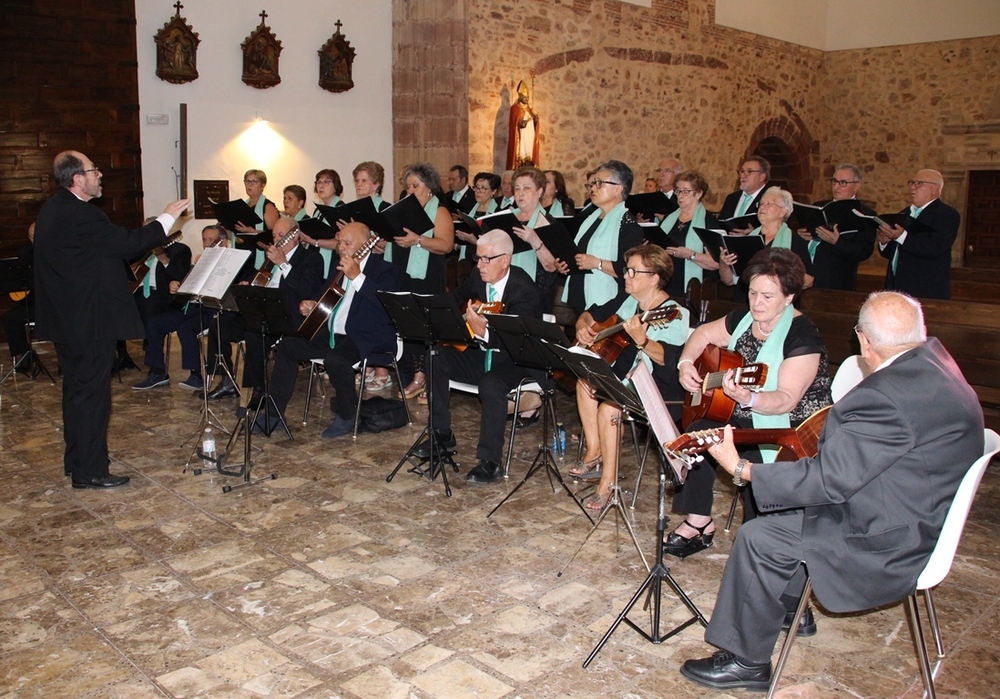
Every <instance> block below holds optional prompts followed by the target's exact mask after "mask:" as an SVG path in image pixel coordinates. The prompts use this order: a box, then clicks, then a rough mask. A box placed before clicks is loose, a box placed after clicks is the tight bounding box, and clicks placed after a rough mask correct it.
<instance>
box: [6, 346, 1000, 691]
mask: <svg viewBox="0 0 1000 699" xmlns="http://www.w3.org/2000/svg"><path fill="white" fill-rule="evenodd" d="M42 347H43V348H44V347H45V346H44V345H43V346H42ZM132 353H133V356H140V355H139V352H138V350H137V349H136V348H135V347H133V350H132ZM175 355H176V353H175ZM43 357H45V358H46V359H47V360H48V361H49V364H50V365H54V359H53V357H52V353H51V352H45V351H44V349H43ZM176 361H177V358H176V356H175V362H176ZM172 375H173V378H174V380H175V381H174V385H173V386H172V387H170V388H161V389H154V390H152V391H147V392H137V391H132V390H130V389H129V385H130V384H131V383H133V382H135V381H138V380H139V379H140V378H141V375H140V374H138V373H137V372H134V371H133V372H126V373H125V374H123V377H122V378H123V381H124V383H121V384H119V383H118V382H117V381H115V382H114V385H113V393H114V406H115V409H114V415H113V418H112V425H111V434H110V445H111V449H112V452H113V464H112V470H113V472H116V473H125V474H128V475H130V476H131V477H132V482H131V483H130V484H129V485H127V486H126V487H124V488H120V489H116V490H114V491H111V492H96V491H86V490H84V491H80V490H73V489H71V488H70V487H69V482H68V479H65V478H63V476H62V474H61V470H62V448H61V444H62V435H61V432H60V429H59V428H60V414H59V406H60V393H59V391H60V387H59V386H52V385H51V384H49V383H48V382H47V381H46V380H45V379H44V378H43V377H40V378H38V379H36V380H34V381H27V380H24V379H23V378H19V379H18V381H17V383H16V386H15V385H14V383H13V382H8V383H7V384H5V385H4V386H2V387H0V476H2V479H3V487H2V489H0V697H47V698H49V697H128V698H131V697H163V696H170V697H213V698H214V697H227V698H228V697H303V698H318V697H331V698H332V697H341V698H343V699H349V698H350V699H383V698H399V699H406V698H408V697H414V698H419V699H423V698H427V699H431V698H433V699H445V698H451V697H470V698H471V697H477V698H482V699H501V698H511V697H525V698H527V697H566V696H568V697H602V698H606V697H630V698H631V697H677V698H683V697H718V696H726V695H723V694H719V693H717V692H712V691H706V690H703V689H701V688H699V687H697V686H695V685H692V684H690V683H688V682H687V681H686V680H684V679H683V678H682V677H681V676H680V675H679V674H678V672H677V668H678V666H679V664H680V663H681V662H682V661H683V660H684V659H686V658H688V657H694V656H702V655H705V654H707V652H708V651H709V649H708V647H707V646H705V644H704V643H703V641H702V633H701V631H700V629H699V628H698V627H697V626H694V627H691V628H688V629H687V630H684V631H682V632H681V633H679V634H678V635H677V636H675V637H673V638H671V639H669V640H667V641H665V642H663V643H661V644H658V645H654V644H651V643H649V642H647V641H645V640H643V638H642V637H640V636H639V635H638V634H637V633H635V632H634V631H632V630H630V629H629V628H627V627H625V626H622V627H620V628H619V629H618V630H617V631H616V632H615V633H614V635H613V636H612V638H611V639H610V641H609V642H608V644H607V645H606V646H605V647H604V648H603V650H602V651H601V652H600V654H599V655H598V656H597V658H596V659H595V660H594V662H593V663H592V664H591V665H590V667H589V669H584V668H582V667H581V664H582V662H583V660H584V658H586V656H587V654H588V653H589V652H590V651H591V649H592V648H593V647H594V646H595V644H596V643H597V642H598V640H599V639H600V638H601V636H602V634H603V633H604V631H605V630H606V629H607V628H608V627H609V625H610V624H611V623H612V621H613V620H614V619H615V616H616V615H617V614H618V613H619V611H620V610H621V609H622V608H623V606H624V605H625V604H626V603H627V601H628V600H629V598H630V597H631V595H632V593H633V592H634V590H636V589H637V588H638V586H639V585H640V584H641V583H642V581H643V579H644V577H645V573H646V571H645V568H644V567H643V564H642V561H641V560H640V558H639V555H638V553H637V552H636V549H635V548H633V546H632V545H631V542H630V540H629V538H628V535H627V532H626V531H625V529H624V528H622V529H620V530H617V531H616V527H615V525H614V522H613V518H609V519H608V520H606V521H605V522H604V523H603V524H602V525H601V527H600V528H598V530H597V531H596V533H595V534H594V535H593V536H592V537H591V538H590V539H589V541H588V542H587V543H586V545H585V546H584V547H583V548H582V550H581V551H580V553H579V555H578V556H577V557H576V558H575V560H573V561H572V562H570V559H571V557H572V555H573V553H574V551H575V550H576V549H577V548H578V547H579V546H580V545H581V542H583V541H584V537H585V536H586V534H587V531H588V523H587V521H586V519H585V518H584V516H583V515H582V514H581V513H580V511H579V510H578V509H577V507H576V506H575V505H574V504H573V502H572V501H571V500H570V499H569V498H568V497H566V495H565V494H563V493H562V492H559V493H556V494H553V493H552V490H551V489H550V488H549V485H548V481H547V479H546V478H545V476H544V475H542V474H538V476H536V477H535V478H533V479H531V480H530V481H528V484H527V485H526V486H525V487H524V488H523V489H522V490H521V491H520V492H519V493H518V494H517V495H516V496H515V497H514V498H513V499H512V500H511V501H510V502H509V503H508V504H506V505H504V507H502V508H501V509H500V510H499V511H498V512H497V513H496V514H494V515H493V516H492V517H491V518H489V519H487V517H486V514H487V512H489V510H490V509H491V508H492V507H493V506H494V505H495V504H496V503H497V502H498V501H499V500H500V499H501V498H502V497H503V496H504V495H505V494H506V493H507V492H509V490H510V489H511V488H513V486H514V485H515V484H516V483H517V482H518V481H519V480H520V478H522V477H523V474H524V472H525V469H526V465H527V463H528V461H529V460H530V458H531V457H533V456H534V453H535V450H536V448H537V445H538V443H539V442H540V438H541V430H540V426H534V427H532V428H530V429H529V430H528V431H526V432H525V433H524V434H523V435H522V436H521V437H520V438H519V440H518V445H517V447H516V458H515V461H514V465H513V467H512V479H511V480H510V481H509V482H508V483H503V484H497V485H492V486H482V487H474V486H470V485H467V484H466V483H465V481H464V480H463V479H462V478H460V477H459V478H453V480H452V483H453V488H454V493H453V497H451V498H447V497H445V495H444V493H443V488H442V486H441V483H440V481H435V482H433V483H432V482H429V481H427V480H426V479H423V478H420V477H417V476H416V475H413V474H410V473H407V472H406V471H405V470H403V471H401V472H400V473H399V475H397V477H396V478H395V479H394V480H393V481H392V482H391V483H386V480H385V477H386V475H387V474H388V473H389V471H390V470H391V469H392V468H393V467H394V466H395V465H396V463H397V460H398V459H399V457H400V456H401V455H402V454H403V453H404V452H405V451H406V449H407V448H408V447H409V445H410V443H411V442H412V440H413V439H414V438H415V437H416V436H417V434H418V433H419V431H420V429H421V427H422V424H421V423H420V422H419V421H420V420H423V419H424V416H425V412H424V411H421V412H420V413H419V414H418V423H417V424H415V425H413V426H410V427H406V428H401V429H399V430H396V431H394V432H391V433H383V434H379V435H363V436H361V437H359V439H358V440H357V442H353V441H352V440H351V439H350V438H349V437H348V438H343V439H339V440H334V441H324V440H322V439H321V438H320V437H319V433H320V432H321V431H322V429H323V427H324V426H325V424H326V422H327V421H328V420H329V409H328V408H326V409H321V408H320V406H321V404H322V403H323V400H322V399H321V398H320V397H318V396H317V397H315V398H314V403H313V412H312V414H311V421H310V423H309V425H308V426H303V425H302V423H301V419H300V416H301V414H302V406H303V402H302V400H303V399H302V396H303V395H304V393H305V391H304V383H305V380H304V374H303V376H302V378H300V382H299V386H298V391H297V397H296V398H295V399H294V400H293V402H292V404H291V406H290V410H289V416H290V417H291V418H292V423H291V428H292V432H293V434H294V437H295V441H294V442H289V441H288V440H287V439H285V438H284V437H279V436H277V435H275V436H273V437H271V438H270V439H255V440H254V446H255V447H259V449H260V450H259V451H255V453H254V460H255V462H256V469H255V474H258V475H263V474H266V473H269V472H271V471H274V472H276V473H278V474H279V477H278V478H277V479H276V480H269V481H266V482H264V483H261V484H259V485H255V486H253V487H250V488H245V489H238V490H235V491H233V492H231V493H228V494H223V492H222V486H223V485H224V484H232V483H235V482H237V481H235V480H234V479H232V478H228V477H225V476H221V475H218V474H209V473H205V474H203V475H200V476H196V475H194V474H193V473H192V472H191V471H190V470H188V471H187V472H185V470H184V467H185V462H186V461H187V458H188V455H189V454H190V451H191V446H192V439H193V437H194V436H195V435H194V432H195V430H196V427H197V424H198V419H199V405H200V404H199V402H198V400H197V399H196V398H195V397H194V396H192V395H191V394H190V393H189V392H187V391H183V390H181V389H179V388H177V385H176V382H177V381H178V380H180V379H183V378H184V374H183V373H182V372H180V371H179V370H177V369H176V368H175V371H174V372H172ZM213 407H216V408H217V411H218V414H219V415H220V416H221V417H222V418H223V419H224V422H225V423H226V424H232V423H233V422H235V418H234V417H233V416H232V412H231V411H232V407H233V405H232V404H231V402H223V404H221V405H218V406H213ZM453 407H454V410H455V415H456V420H455V424H456V427H457V431H458V434H459V448H460V453H459V458H460V460H461V461H462V462H463V463H462V473H463V474H464V473H465V472H466V471H467V470H468V468H469V467H470V465H471V464H470V463H469V462H470V461H471V460H472V454H474V443H475V435H476V426H477V423H478V404H477V403H476V400H475V399H474V398H471V397H468V396H456V397H455V398H454V400H453ZM559 411H560V414H561V415H564V416H570V415H573V411H572V408H571V403H570V401H569V399H568V398H567V397H565V396H563V397H560V400H559ZM567 424H568V426H569V427H570V429H571V430H572V429H573V427H574V425H573V420H572V419H571V418H569V417H567ZM625 474H626V475H627V476H628V478H629V479H634V476H635V465H634V460H632V459H631V458H627V459H626V465H625ZM626 482H628V481H626ZM574 487H575V486H574ZM631 487H632V486H631V484H630V485H628V489H629V490H631ZM717 487H718V489H719V497H718V498H717V521H720V518H722V519H724V516H725V511H726V508H727V507H728V504H729V499H730V493H731V491H730V490H729V487H728V486H726V485H719V486H717ZM654 498H655V488H654V487H652V485H651V483H648V482H647V483H645V484H644V485H643V486H642V487H641V489H640V492H639V502H638V507H637V509H636V510H635V511H634V512H632V511H628V510H627V511H628V513H629V516H630V517H632V518H634V525H635V532H636V535H637V537H638V541H639V543H640V544H641V547H642V550H643V551H644V552H645V554H646V556H648V557H652V556H653V550H654V541H655V526H656V520H655V503H654ZM998 504H1000V478H998V476H997V474H996V473H995V472H989V473H987V475H986V478H985V480H984V481H983V485H982V487H981V490H980V493H979V497H978V500H977V502H976V505H975V507H974V509H973V514H972V518H971V520H970V522H969V525H968V527H967V530H966V535H965V539H964V540H963V543H962V546H961V548H960V550H959V555H958V558H957V560H956V562H955V566H954V569H953V572H952V575H951V577H950V578H949V579H948V580H947V581H946V582H945V584H944V585H942V586H941V588H940V589H939V593H938V595H937V600H938V606H939V609H940V614H941V617H942V621H943V631H944V634H945V643H946V645H947V648H948V653H949V655H948V658H947V660H946V661H945V662H944V665H943V667H942V668H941V671H940V674H939V679H938V687H939V695H941V696H949V697H952V696H957V697H988V696H996V693H997V690H996V685H997V682H998V680H1000V663H998V652H997V644H996V641H995V638H996V637H995V635H994V634H995V629H996V628H997V627H998V626H1000V605H998V597H1000V557H998V552H1000V543H998V537H997V533H998V526H1000V514H998V513H1000V509H998ZM734 533H735V531H734ZM731 541H732V539H731V535H727V534H723V533H720V534H719V535H717V538H716V542H717V545H716V546H715V547H714V548H713V549H711V550H709V551H706V552H704V553H701V554H698V555H697V556H694V557H692V558H690V559H688V560H686V561H683V562H677V561H670V562H669V563H670V565H671V566H672V568H671V571H672V573H673V574H674V576H675V577H676V579H677V581H678V583H679V584H680V585H681V586H682V587H683V589H684V590H686V591H687V592H688V593H689V594H690V595H691V597H692V599H693V600H694V603H695V604H696V605H697V606H698V607H699V608H700V609H701V610H702V612H703V613H704V614H705V615H706V616H708V615H710V614H711V610H712V604H713V602H714V598H715V592H716V589H717V586H718V581H719V578H720V575H721V573H722V570H723V567H724V566H725V563H726V557H727V553H728V551H729V548H730V544H731ZM560 571H564V572H563V574H562V575H561V576H560V575H559V572H560ZM663 604H664V621H663V624H662V626H663V627H664V629H666V628H668V627H669V628H673V626H676V625H677V624H679V623H680V622H681V621H683V620H684V619H686V618H687V616H688V615H687V613H686V609H685V608H684V607H683V605H682V604H681V603H680V602H679V600H678V599H677V598H676V597H675V596H674V595H672V594H664V596H663ZM817 617H818V622H819V626H820V632H819V634H818V635H817V636H815V637H814V638H811V639H801V640H799V641H797V646H796V649H795V652H793V654H792V659H791V661H790V664H789V667H788V669H787V670H786V675H785V679H784V689H783V690H782V692H781V696H785V697H843V696H853V697H913V698H916V697H919V696H920V695H921V691H922V688H921V685H920V680H919V673H918V671H917V667H916V663H915V661H914V654H913V650H912V645H911V640H910V634H909V630H908V627H907V625H906V622H905V617H904V614H903V610H902V608H901V607H900V606H898V605H897V606H895V607H892V608H889V609H885V610H881V611H877V612H873V613H870V614H866V615H862V616H856V617H846V618H845V617H840V618H833V617H830V616H828V615H826V614H824V613H822V612H821V611H820V612H819V613H818V614H817ZM631 618H633V619H634V620H635V622H636V623H637V624H639V625H640V626H646V627H647V628H648V617H647V614H646V613H644V612H643V611H642V610H641V609H636V610H635V611H634V612H633V614H632V615H631ZM991 639H992V640H991ZM991 687H992V689H991ZM735 694H736V695H739V694H741V693H739V692H737V693H735Z"/></svg>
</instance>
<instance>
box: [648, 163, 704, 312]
mask: <svg viewBox="0 0 1000 699" xmlns="http://www.w3.org/2000/svg"><path fill="white" fill-rule="evenodd" d="M706 194H708V182H706V181H705V178H704V177H702V176H701V174H699V173H697V172H695V171H694V170H688V171H687V172H682V173H681V174H680V175H678V176H677V180H676V182H675V184H674V195H675V196H676V198H677V204H678V208H677V209H675V210H674V211H673V212H672V213H670V214H668V215H667V216H666V217H665V218H664V219H663V221H662V222H661V223H660V226H659V229H654V230H656V231H657V232H660V231H662V232H663V233H664V234H665V236H664V239H663V240H662V241H659V242H658V241H656V240H651V241H650V242H658V244H659V245H660V246H661V247H663V248H664V249H665V250H666V251H667V254H669V255H670V256H671V257H673V258H674V259H675V265H676V267H677V269H676V271H675V273H674V274H673V275H672V276H671V278H670V283H669V285H668V286H667V293H668V294H669V295H670V296H672V297H674V298H676V299H680V298H684V296H685V292H686V291H687V287H688V284H690V283H691V280H693V279H697V280H698V281H699V282H701V281H703V280H704V279H705V273H706V272H710V273H713V272H715V271H716V270H718V269H719V261H718V260H717V259H715V258H714V257H712V255H711V253H709V252H708V251H707V250H706V248H705V244H704V243H703V242H702V241H701V238H699V237H698V234H697V232H696V231H695V229H696V228H717V227H718V225H719V222H718V220H717V219H716V218H715V215H714V214H711V213H709V212H708V211H706V210H705V205H704V204H702V203H701V200H702V198H704V196H705V195H706ZM648 239H649V236H648V235H647V240H648ZM713 276H714V275H713Z"/></svg>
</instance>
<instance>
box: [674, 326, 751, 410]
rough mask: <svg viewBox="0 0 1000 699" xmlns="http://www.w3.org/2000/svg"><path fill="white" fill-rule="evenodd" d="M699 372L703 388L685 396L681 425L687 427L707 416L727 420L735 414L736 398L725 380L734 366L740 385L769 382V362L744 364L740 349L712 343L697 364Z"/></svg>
mask: <svg viewBox="0 0 1000 699" xmlns="http://www.w3.org/2000/svg"><path fill="white" fill-rule="evenodd" d="M694 368H695V369H697V370H698V375H699V376H701V377H702V381H701V390H700V391H699V392H697V393H689V394H688V395H687V396H685V397H684V410H683V412H682V413H681V424H682V425H683V426H684V427H687V426H688V425H690V424H691V423H692V422H694V421H695V420H701V419H703V418H704V419H707V420H714V421H716V422H726V421H728V420H729V418H730V417H731V416H732V414H733V408H735V407H736V401H734V400H732V399H731V398H730V397H729V396H727V395H726V394H725V393H724V392H723V391H722V379H723V377H724V376H725V375H726V372H727V371H729V370H730V369H733V370H734V373H733V380H734V381H735V382H736V385H737V386H745V387H747V388H749V389H750V390H754V389H755V388H756V389H758V390H759V388H760V387H761V386H763V385H764V382H765V381H767V365H766V364H759V363H758V364H747V365H746V366H744V365H743V357H742V355H740V353H739V352H734V351H732V350H728V349H724V348H722V347H716V346H715V345H709V346H708V347H706V348H705V351H704V352H702V353H701V356H700V357H698V359H697V360H696V361H695V363H694Z"/></svg>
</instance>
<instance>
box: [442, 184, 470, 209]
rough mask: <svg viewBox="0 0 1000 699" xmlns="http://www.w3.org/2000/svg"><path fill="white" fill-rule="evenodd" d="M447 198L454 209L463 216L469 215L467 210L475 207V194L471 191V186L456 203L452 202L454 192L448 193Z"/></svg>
mask: <svg viewBox="0 0 1000 699" xmlns="http://www.w3.org/2000/svg"><path fill="white" fill-rule="evenodd" d="M447 196H448V201H449V202H450V203H451V204H453V205H454V206H455V208H456V209H458V210H459V211H461V212H462V213H463V214H467V213H469V210H470V209H472V207H473V206H475V205H476V193H475V192H473V191H472V185H469V186H468V188H467V189H466V190H465V194H463V195H462V196H461V197H460V198H459V200H458V201H457V202H456V201H454V198H455V193H454V192H448V195H447Z"/></svg>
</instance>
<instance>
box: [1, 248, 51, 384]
mask: <svg viewBox="0 0 1000 699" xmlns="http://www.w3.org/2000/svg"><path fill="white" fill-rule="evenodd" d="M33 274H34V272H33V268H32V266H31V264H30V263H28V262H24V261H22V260H20V259H18V258H16V257H12V258H7V259H0V294H11V293H14V292H18V291H21V292H25V291H26V292H30V291H31V287H32V286H33V281H34V280H33ZM25 318H26V319H25V323H24V333H25V336H26V337H27V339H28V351H27V352H25V353H24V354H22V355H21V356H20V357H17V358H16V359H15V360H14V364H13V365H12V366H11V368H10V370H9V371H7V373H6V374H4V375H3V378H2V379H0V386H2V385H3V384H5V383H7V379H9V378H10V377H11V376H14V374H15V372H16V371H17V370H18V369H20V368H21V367H22V366H23V365H24V364H25V363H26V362H27V363H31V364H32V370H31V378H35V377H36V376H38V374H39V373H44V374H45V375H46V376H48V377H49V381H51V382H52V383H55V382H56V380H55V379H54V378H52V374H51V372H49V370H48V369H47V368H46V367H45V365H44V364H42V360H41V359H39V358H38V357H37V356H36V355H34V354H33V352H32V350H31V336H30V335H29V334H28V327H29V323H31V316H30V315H26V317H25ZM33 359H34V362H33V363H32V360H33ZM15 383H17V382H16V380H15Z"/></svg>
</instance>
